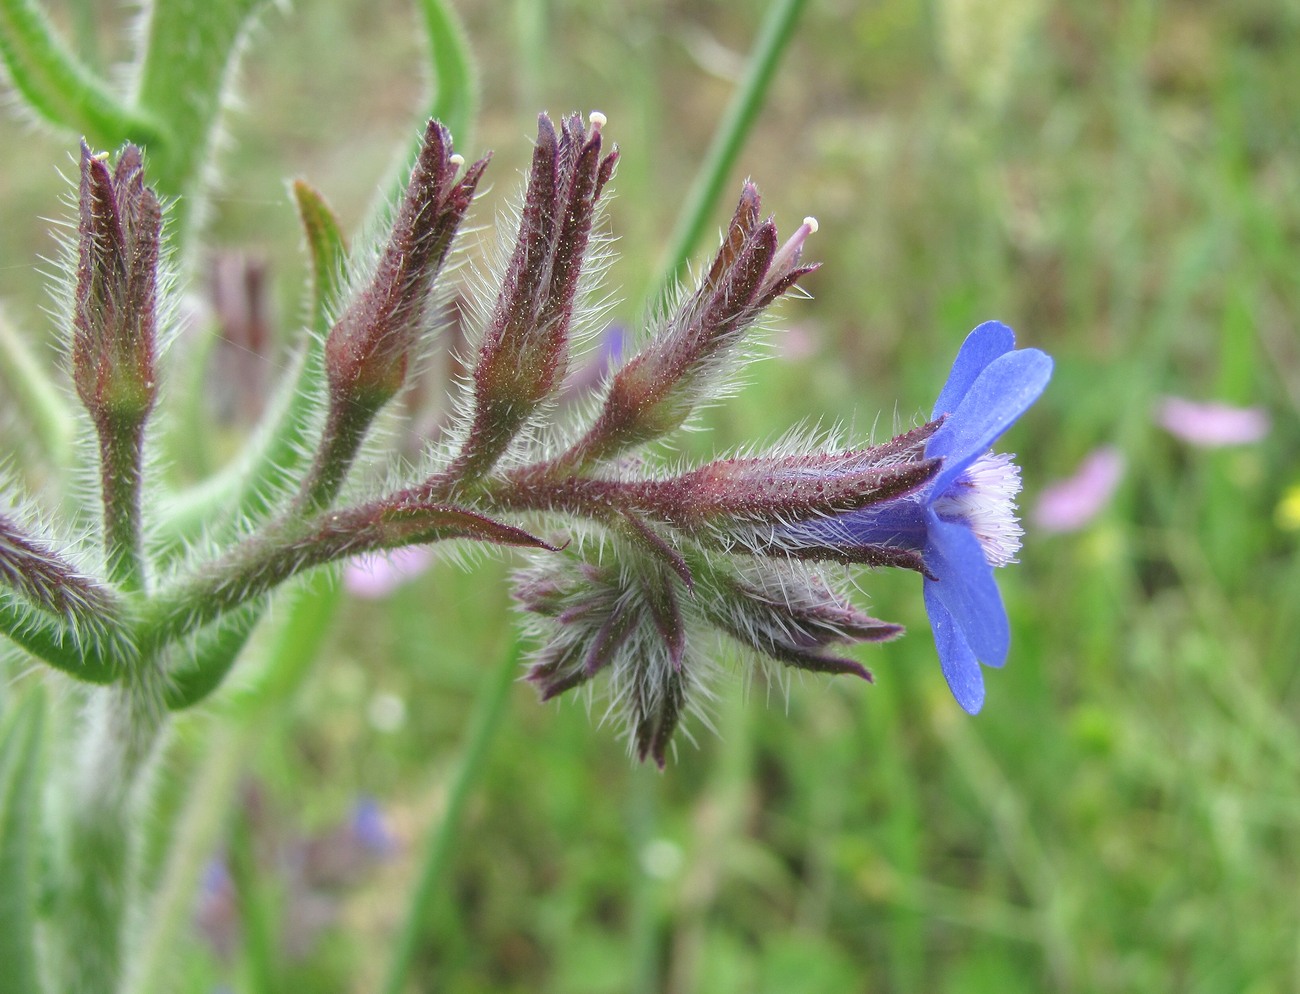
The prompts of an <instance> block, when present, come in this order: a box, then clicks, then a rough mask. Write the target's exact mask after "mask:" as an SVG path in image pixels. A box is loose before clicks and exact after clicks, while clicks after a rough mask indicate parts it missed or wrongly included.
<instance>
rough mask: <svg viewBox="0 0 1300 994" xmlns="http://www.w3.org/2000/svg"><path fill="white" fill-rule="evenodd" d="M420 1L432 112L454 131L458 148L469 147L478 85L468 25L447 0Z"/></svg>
mask: <svg viewBox="0 0 1300 994" xmlns="http://www.w3.org/2000/svg"><path fill="white" fill-rule="evenodd" d="M418 2H419V6H420V13H421V15H423V17H424V29H425V37H426V40H427V41H428V44H429V61H430V63H431V66H430V68H431V70H432V74H433V80H432V83H433V93H432V95H431V99H430V101H429V103H430V107H429V116H430V117H434V118H437V119H438V120H439V121H441V122H442V123H443V125H444V126H445V127H446V128H447V130H448V131H450V132H451V136H452V138H453V139H454V140H455V142H456V147H457V148H460V149H462V150H464V149H468V148H469V145H470V139H471V137H472V135H471V134H470V128H471V127H472V126H473V123H474V110H475V105H476V104H477V103H478V86H477V85H476V83H475V74H474V57H473V55H472V54H471V52H470V47H469V41H468V39H467V38H466V37H465V28H464V27H463V26H462V25H461V23H460V18H458V17H457V16H456V11H455V10H454V9H453V8H452V6H451V4H449V3H445V2H444V0H418Z"/></svg>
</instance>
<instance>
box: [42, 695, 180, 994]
mask: <svg viewBox="0 0 1300 994" xmlns="http://www.w3.org/2000/svg"><path fill="white" fill-rule="evenodd" d="M151 696H152V695H151V694H150V692H149V691H148V690H147V689H146V688H145V687H143V686H141V685H140V684H139V683H138V682H135V681H130V682H127V683H126V684H119V685H115V686H111V687H96V688H94V689H92V690H91V691H90V692H89V696H88V698H87V703H86V708H85V710H86V713H87V719H88V720H87V721H86V723H85V725H84V732H83V741H82V743H81V746H80V748H79V749H78V751H77V755H78V757H79V762H80V766H79V768H78V769H77V771H76V777H77V782H76V784H75V789H73V790H71V791H69V792H68V800H69V804H70V805H71V810H70V812H69V817H68V841H67V853H66V860H67V866H68V869H69V872H68V873H67V874H66V876H65V878H64V879H65V881H66V886H65V888H64V889H63V891H61V892H60V894H59V898H58V900H59V913H58V914H57V916H56V917H55V924H56V929H55V937H54V941H55V946H56V948H57V949H58V950H59V953H60V954H59V955H57V956H55V957H54V958H53V960H52V961H53V962H54V963H55V964H56V965H57V968H58V969H59V970H61V971H62V973H63V976H62V977H60V982H59V983H58V984H57V985H56V989H57V990H64V991H76V992H77V994H99V992H101V991H102V992H104V994H112V992H115V991H117V990H118V989H119V986H120V984H121V980H122V977H123V972H124V969H125V967H126V962H127V960H126V950H125V940H126V934H127V925H128V922H130V920H131V918H132V916H131V914H130V911H131V909H132V907H133V898H134V896H135V889H136V883H137V881H136V879H135V878H136V871H137V860H138V855H139V853H138V846H139V838H138V837H137V834H136V832H135V831H134V828H135V827H136V826H138V825H139V824H140V823H141V817H140V812H139V810H138V809H139V808H140V807H141V805H142V804H144V803H145V800H146V798H147V797H148V793H149V792H148V789H147V787H148V784H147V780H148V773H149V768H150V765H151V764H150V760H151V758H152V757H153V755H154V753H155V750H156V746H157V744H158V740H159V737H160V735H161V733H162V731H163V728H164V723H163V714H162V711H161V709H159V708H158V707H157V705H156V703H155V702H154V701H153V700H151Z"/></svg>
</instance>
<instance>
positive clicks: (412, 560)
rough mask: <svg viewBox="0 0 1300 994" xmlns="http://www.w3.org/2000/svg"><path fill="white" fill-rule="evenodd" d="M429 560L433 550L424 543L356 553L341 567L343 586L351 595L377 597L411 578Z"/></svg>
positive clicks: (425, 567)
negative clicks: (388, 549)
mask: <svg viewBox="0 0 1300 994" xmlns="http://www.w3.org/2000/svg"><path fill="white" fill-rule="evenodd" d="M432 562H433V550H432V549H430V548H429V547H428V546H427V545H410V546H407V547H406V548H404V549H395V550H394V551H392V552H388V553H373V554H369V555H364V556H357V557H356V558H355V559H350V560H349V561H348V563H347V565H345V566H344V567H343V589H344V590H346V591H347V592H348V593H349V594H351V595H352V596H353V597H360V598H362V599H363V600H379V599H380V598H382V597H387V596H388V595H389V594H391V593H392V592H393V591H394V590H396V589H397V588H398V587H400V586H401V585H402V584H404V583H407V582H409V581H410V580H413V579H415V578H416V577H417V576H419V575H420V574H421V573H423V572H424V571H425V570H427V569H428V568H429V565H430V564H431V563H432Z"/></svg>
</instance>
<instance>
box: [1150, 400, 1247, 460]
mask: <svg viewBox="0 0 1300 994" xmlns="http://www.w3.org/2000/svg"><path fill="white" fill-rule="evenodd" d="M1156 421H1157V422H1158V423H1159V424H1160V426H1161V427H1162V428H1164V429H1165V431H1167V432H1169V434H1171V435H1173V436H1174V437H1175V438H1177V439H1180V440H1181V441H1184V442H1186V443H1187V444H1188V445H1196V446H1199V447H1200V448H1203V449H1216V448H1219V447H1220V446H1224V445H1247V444H1249V443H1251V442H1258V441H1259V440H1260V439H1262V438H1263V437H1264V436H1265V435H1267V434H1268V431H1269V428H1270V427H1272V425H1271V422H1270V420H1269V416H1268V412H1267V411H1265V410H1264V409H1263V408H1262V407H1233V406H1232V405H1231V404H1222V403H1218V402H1216V401H1208V402H1204V403H1203V402H1200V401H1195V400H1188V399H1186V398H1185V397H1165V398H1164V399H1162V400H1161V401H1160V407H1159V409H1158V410H1157V411H1156Z"/></svg>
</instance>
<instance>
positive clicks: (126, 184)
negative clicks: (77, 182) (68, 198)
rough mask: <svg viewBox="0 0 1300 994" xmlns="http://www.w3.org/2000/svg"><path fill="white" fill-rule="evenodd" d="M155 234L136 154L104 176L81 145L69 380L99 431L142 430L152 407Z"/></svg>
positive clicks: (99, 160) (154, 206) (157, 220)
mask: <svg viewBox="0 0 1300 994" xmlns="http://www.w3.org/2000/svg"><path fill="white" fill-rule="evenodd" d="M161 233H162V208H161V206H160V204H159V202H158V197H157V196H156V195H155V194H154V192H153V190H151V189H150V188H149V187H147V186H145V185H144V172H143V164H142V161H141V157H140V150H139V149H138V148H136V147H135V146H134V145H127V146H125V147H124V148H123V149H122V151H121V153H120V154H119V155H118V158H117V165H116V167H115V168H114V169H112V170H110V169H109V166H108V161H107V157H106V156H100V155H94V154H92V153H91V151H90V148H89V147H88V146H87V145H86V144H85V143H84V142H83V143H82V145H81V190H80V196H79V201H78V222H77V286H76V290H75V293H74V297H73V302H74V310H73V319H72V326H73V332H72V349H71V353H72V376H73V380H74V382H75V383H76V387H77V395H78V396H79V397H80V398H81V402H82V403H83V404H85V405H86V409H87V410H88V411H89V412H90V413H91V416H92V417H93V418H94V419H95V421H96V423H97V424H103V423H104V422H106V421H112V422H115V423H122V422H130V423H143V421H144V419H145V418H146V417H147V416H148V414H149V411H150V410H151V409H152V407H153V403H154V398H155V396H156V394H157V383H156V378H155V373H154V358H155V355H154V354H155V351H156V346H157V328H156V321H157V312H156V301H157V289H158V286H157V284H158V252H159V238H160V236H161Z"/></svg>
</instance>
